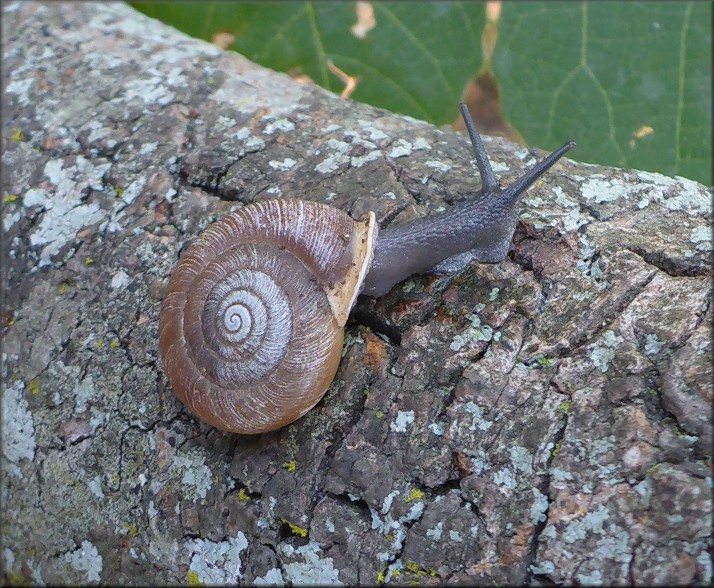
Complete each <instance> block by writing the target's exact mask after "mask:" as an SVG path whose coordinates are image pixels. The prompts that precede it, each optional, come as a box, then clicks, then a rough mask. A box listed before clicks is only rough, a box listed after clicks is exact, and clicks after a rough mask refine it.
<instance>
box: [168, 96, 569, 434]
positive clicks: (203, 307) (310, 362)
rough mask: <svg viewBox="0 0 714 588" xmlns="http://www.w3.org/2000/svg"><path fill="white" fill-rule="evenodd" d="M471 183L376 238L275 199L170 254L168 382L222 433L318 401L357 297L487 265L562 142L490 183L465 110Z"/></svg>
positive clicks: (504, 247)
mask: <svg viewBox="0 0 714 588" xmlns="http://www.w3.org/2000/svg"><path fill="white" fill-rule="evenodd" d="M461 111H462V114H463V116H464V120H465V121H466V124H467V128H468V131H469V135H470V137H471V140H472V143H473V145H474V151H475V153H476V161H477V164H478V167H479V171H480V174H481V178H482V189H481V191H480V193H479V194H478V195H477V196H476V197H475V198H474V199H473V200H471V201H470V202H468V203H466V204H463V205H461V206H457V207H452V209H451V210H449V211H446V212H444V213H441V214H435V215H430V216H429V217H425V218H421V219H417V220H415V221H413V222H411V223H407V224H404V225H400V226H397V227H394V228H392V227H389V228H387V229H385V230H384V231H382V232H381V233H380V232H379V230H378V228H377V223H376V220H375V216H374V213H371V212H370V213H369V214H368V216H367V218H366V219H365V220H364V221H355V220H353V219H352V218H351V217H350V216H349V215H347V214H346V213H344V212H343V211H340V210H338V209H336V208H333V207H331V206H328V205H325V204H320V203H316V202H308V201H301V200H282V199H275V200H269V201H265V202H260V203H255V204H251V205H248V206H245V207H243V208H241V209H239V210H237V211H234V212H231V213H229V214H228V215H226V216H225V217H223V218H222V219H220V220H219V221H217V222H215V223H213V224H212V225H211V226H209V227H208V228H207V229H206V230H205V231H204V232H203V233H202V234H201V235H200V236H199V237H198V239H197V240H196V241H195V242H194V243H193V244H192V245H191V246H190V247H189V248H188V249H187V251H186V252H185V253H184V254H183V255H182V257H181V260H180V261H179V263H178V264H177V266H176V268H175V270H174V272H173V274H172V275H171V278H170V280H169V285H168V289H167V293H166V296H165V298H164V302H163V305H162V308H161V315H160V318H159V348H160V351H161V357H162V360H163V365H164V370H165V372H166V375H167V377H168V380H169V383H170V384H171V387H172V388H173V390H174V392H175V393H176V395H177V396H178V397H179V399H180V400H181V401H182V402H183V403H184V404H185V405H186V407H187V408H188V409H189V410H190V411H191V412H192V413H194V414H195V415H197V416H198V417H200V418H201V419H203V420H204V421H206V422H207V423H209V424H210V425H212V426H214V427H216V428H218V429H222V430H225V431H230V432H236V433H244V434H252V433H262V432H266V431H271V430H274V429H278V428H280V427H283V426H285V425H287V424H289V423H291V422H293V421H295V420H297V419H298V418H300V417H301V416H302V415H304V414H305V413H306V412H307V411H308V410H310V409H311V408H312V407H313V406H314V405H315V404H317V402H319V400H320V399H321V398H322V396H323V395H324V393H325V391H326V390H327V388H328V387H329V385H330V383H331V382H332V379H333V378H334V375H335V373H336V372H337V368H338V366H339V362H340V358H341V351H342V344H343V338H344V325H345V322H346V321H347V317H348V315H349V312H350V310H351V308H352V306H353V305H354V303H355V300H356V298H357V296H358V295H359V294H360V293H365V294H369V295H372V296H380V295H382V294H384V293H386V292H388V291H389V290H390V289H391V288H392V287H393V286H394V285H395V284H396V283H398V282H400V281H401V280H403V279H404V278H406V277H408V276H409V275H411V274H414V273H420V272H424V271H427V270H428V269H430V268H431V267H433V266H434V265H435V264H437V263H438V262H440V261H442V260H443V259H446V258H447V257H450V256H452V255H455V254H457V253H461V252H464V251H469V250H472V251H474V252H475V256H476V259H477V260H478V261H482V262H485V263H495V262H498V261H501V260H502V259H503V258H504V257H505V256H506V254H507V253H508V249H509V246H510V241H511V239H512V237H513V231H514V229H515V225H516V217H515V215H514V212H513V208H514V206H515V204H516V202H517V200H518V197H519V196H520V194H522V193H523V192H524V191H525V190H526V189H527V188H528V187H529V186H530V185H532V183H533V182H535V180H536V179H537V178H538V177H540V176H541V175H542V174H543V173H544V172H545V171H546V170H547V169H548V168H550V167H551V166H552V165H553V164H554V163H555V162H556V161H557V160H558V159H559V158H560V157H562V155H563V154H564V153H565V152H566V151H568V150H569V149H570V148H572V147H573V146H574V143H572V142H569V143H566V144H565V145H564V146H563V147H561V148H560V149H559V150H558V151H556V152H554V153H552V154H551V155H549V156H548V157H546V158H545V159H544V160H543V161H542V162H540V163H539V164H537V165H536V166H535V167H534V168H533V169H532V170H531V171H530V172H529V173H527V174H526V175H525V176H523V177H522V178H520V179H519V180H517V181H516V182H515V183H514V184H513V185H512V186H510V187H509V188H508V189H506V190H504V191H501V190H500V188H499V187H498V182H497V180H496V178H495V175H494V174H493V171H492V170H491V166H490V164H489V162H488V157H487V156H486V153H485V148H484V146H483V143H482V141H481V138H480V136H479V135H478V133H477V132H476V129H475V127H474V125H473V122H472V121H471V118H470V116H469V115H468V111H467V110H466V107H465V105H461Z"/></svg>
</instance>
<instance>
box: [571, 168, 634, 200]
mask: <svg viewBox="0 0 714 588" xmlns="http://www.w3.org/2000/svg"><path fill="white" fill-rule="evenodd" d="M644 189H645V188H644V187H640V186H633V185H632V183H631V182H626V181H624V180H622V179H619V178H608V179H605V178H603V177H602V176H599V177H598V175H597V174H593V175H592V176H590V178H588V179H587V180H585V181H584V182H583V183H582V185H581V186H580V193H581V194H582V196H583V198H585V199H587V200H592V201H594V202H596V203H597V204H601V203H603V202H613V201H615V200H617V199H619V198H629V197H630V195H631V194H633V193H634V192H638V191H641V190H644Z"/></svg>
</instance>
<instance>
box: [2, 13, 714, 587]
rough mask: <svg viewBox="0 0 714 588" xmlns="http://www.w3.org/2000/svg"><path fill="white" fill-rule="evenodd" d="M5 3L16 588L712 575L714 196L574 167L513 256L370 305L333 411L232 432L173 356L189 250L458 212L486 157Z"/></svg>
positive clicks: (432, 278) (129, 23) (211, 57)
mask: <svg viewBox="0 0 714 588" xmlns="http://www.w3.org/2000/svg"><path fill="white" fill-rule="evenodd" d="M3 10H4V12H3V23H2V26H3V72H2V75H3V87H4V92H3V121H2V122H3V139H4V152H3V162H2V165H3V168H2V172H3V176H2V177H3V226H4V247H5V249H4V255H3V261H4V266H5V267H4V278H5V300H4V306H3V316H2V320H3V383H4V390H3V397H2V402H3V405H2V407H3V430H2V440H3V460H4V461H3V468H2V470H3V478H2V491H3V494H2V502H3V513H4V516H3V519H4V521H3V534H2V539H3V565H4V574H5V581H6V582H10V583H14V582H20V581H25V582H31V583H33V584H34V583H37V584H40V583H48V584H66V583H82V584H84V583H102V584H157V583H159V584H165V583H166V584H167V583H172V584H173V583H195V582H200V583H206V584H208V583H212V582H213V583H235V582H240V583H242V584H251V583H256V584H257V583H261V582H262V583H272V584H276V583H277V584H280V583H284V582H285V583H287V582H292V583H295V584H297V583H318V584H320V583H345V584H358V583H360V584H374V583H378V582H387V583H395V584H402V583H409V582H413V581H417V582H419V583H423V584H441V583H447V582H448V583H458V582H463V583H479V584H480V583H484V584H485V583H497V584H506V583H507V584H522V583H531V584H536V585H537V584H540V583H542V582H548V581H554V582H559V583H566V584H570V583H583V584H585V583H602V584H615V583H619V584H673V583H681V584H693V585H706V584H708V583H709V582H710V580H711V568H712V566H711V553H710V549H711V507H712V499H711V480H712V478H711V475H712V474H711V463H712V462H711V457H712V436H711V426H712V408H711V402H712V368H711V359H712V358H711V320H710V315H709V304H710V299H711V279H710V273H711V272H710V252H711V229H710V226H711V220H712V219H711V204H710V200H711V193H710V191H709V190H708V189H707V188H705V187H704V186H701V185H699V184H697V183H695V182H692V181H689V180H686V179H683V178H667V177H664V176H661V175H658V174H654V173H646V172H640V171H634V170H622V169H613V168H605V167H598V166H593V165H586V164H580V163H576V162H574V161H570V160H563V161H562V162H561V163H559V164H558V165H557V166H556V167H555V168H554V169H553V170H551V172H549V173H548V174H547V175H546V177H545V178H544V180H543V182H542V183H541V184H540V185H538V186H536V187H534V188H533V189H531V190H530V191H529V193H528V195H527V196H526V197H525V198H524V199H523V201H522V203H521V216H520V218H521V222H520V223H519V227H518V230H517V233H516V236H515V238H514V250H513V252H512V254H511V255H510V256H509V258H508V259H507V260H505V261H504V262H503V263H500V264H497V265H480V264H477V263H473V262H470V261H469V259H468V256H461V257H460V258H459V259H458V260H452V261H451V262H450V263H446V264H443V265H442V266H441V267H440V268H439V271H438V272H434V273H431V274H429V275H425V276H416V277H413V278H412V279H409V280H407V281H406V282H404V283H403V284H400V285H398V286H397V287H396V288H395V289H394V290H393V291H392V292H390V293H389V294H388V295H386V296H385V297H383V298H381V299H379V300H377V301H375V300H372V299H361V300H360V301H359V303H358V306H357V308H356V309H355V311H354V312H353V315H352V319H351V321H350V322H349V323H348V325H347V331H346V343H345V347H344V357H343V360H342V363H341V366H340V369H339V371H338V374H337V377H336V378H335V381H334V382H333V384H332V386H331V388H330V389H329V391H328V393H327V395H326V396H325V397H324V398H323V400H322V401H321V402H320V403H319V404H318V405H317V407H315V409H313V410H312V411H311V412H309V413H308V414H307V415H306V416H305V417H303V418H302V419H301V420H299V421H298V422H296V423H294V424H293V425H291V426H288V427H286V428H284V429H282V430H279V431H277V432H274V433H270V434H264V435H259V436H253V437H246V436H237V435H231V434H226V433H222V432H219V431H217V430H215V429H212V428H211V427H209V426H207V425H204V424H202V423H200V422H198V421H196V420H195V419H194V418H193V417H192V416H191V414H190V413H188V412H187V411H186V410H185V409H184V408H183V407H182V405H181V404H180V402H179V401H178V400H177V399H176V398H175V397H174V395H173V393H172V392H171V390H170V388H169V387H168V384H167V381H166V378H165V376H164V374H163V371H162V369H161V365H160V361H159V358H158V341H157V338H158V336H157V322H158V315H159V310H160V306H161V298H162V292H163V289H164V288H165V286H166V282H167V279H168V276H169V275H170V273H171V270H172V267H173V265H174V264H175V262H176V260H177V259H178V255H179V252H180V250H181V249H182V248H183V247H184V246H185V245H186V244H187V243H188V242H189V241H190V240H191V239H192V238H194V237H196V236H197V235H198V234H199V233H200V232H201V231H202V230H203V229H204V228H205V227H206V226H207V225H208V224H209V223H210V222H212V221H213V220H215V219H217V218H219V217H220V216H222V215H223V214H224V213H226V212H228V211H229V210H231V209H233V208H235V207H238V206H240V205H242V204H241V203H247V202H252V201H255V200H261V199H265V198H274V197H280V196H282V197H291V198H302V199H309V200H319V201H324V202H329V203H330V204H332V205H334V206H337V207H339V208H341V209H343V210H345V211H347V212H349V213H350V214H352V215H353V216H354V217H355V218H360V217H361V216H362V215H364V213H365V212H367V211H368V210H373V211H375V213H376V215H377V218H378V219H379V221H380V223H381V225H382V226H386V225H387V224H390V223H398V222H402V221H404V220H408V219H410V218H414V217H416V216H421V215H425V214H429V212H430V211H435V210H438V209H440V208H441V207H448V206H450V205H451V203H453V202H457V201H461V200H463V199H466V198H469V197H471V195H473V193H474V192H475V191H476V190H477V189H478V182H477V181H476V180H475V179H474V168H473V166H472V163H471V153H470V147H469V142H468V139H467V138H466V137H465V136H463V135H460V134H458V133H455V132H453V131H451V130H446V129H437V128H435V127H433V126H431V125H429V124H425V123H422V122H419V121H416V120H413V119H410V118H407V117H403V116H398V115H394V114H391V113H388V112H384V111H380V110H378V109H375V108H372V107H370V106H366V105H362V104H358V103H353V102H349V101H343V100H340V99H339V98H337V97H335V96H333V95H332V94H330V93H328V92H326V91H324V90H322V89H320V88H318V87H316V86H314V85H312V84H298V83H296V82H294V81H292V80H291V79H290V78H289V77H287V76H286V75H283V74H278V73H274V72H271V71H268V70H266V69H263V68H261V67H259V66H257V65H255V64H253V63H251V62H249V61H248V60H246V59H245V58H243V57H241V56H240V55H237V54H235V53H231V52H225V51H221V50H219V49H217V48H215V47H213V46H211V45H209V44H207V43H204V42H202V41H198V40H194V39H190V38H187V37H186V36H184V35H183V34H181V33H179V32H177V31H175V30H173V29H171V28H169V27H166V26H164V25H161V24H160V23H158V22H156V21H154V20H151V19H148V18H146V17H144V16H142V15H140V14H139V13H137V12H135V11H134V10H133V9H131V8H129V7H128V6H126V5H124V4H118V3H84V2H82V3H79V2H77V3H34V2H15V3H7V4H5V5H4V8H3ZM486 144H487V148H488V149H489V152H490V155H491V158H492V160H493V161H495V162H497V163H498V164H499V169H504V168H507V169H508V170H509V171H508V172H504V173H501V174H500V179H501V182H502V184H504V185H505V184H507V183H509V182H510V181H512V180H513V179H514V178H515V177H517V176H519V175H520V174H521V173H522V172H523V171H524V169H525V168H527V167H528V166H530V165H532V163H533V160H534V157H535V156H536V155H537V154H536V153H535V152H534V151H533V150H528V149H525V148H523V147H519V146H516V145H513V144H511V143H508V142H506V141H505V140H500V139H495V138H494V139H489V138H486ZM576 155H577V153H576Z"/></svg>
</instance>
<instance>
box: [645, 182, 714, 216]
mask: <svg viewBox="0 0 714 588" xmlns="http://www.w3.org/2000/svg"><path fill="white" fill-rule="evenodd" d="M636 176H637V178H638V179H639V180H640V182H641V184H640V185H641V186H642V187H644V188H645V189H646V190H647V191H646V193H645V194H643V198H642V200H641V201H640V202H639V203H638V206H639V207H640V208H646V207H647V206H649V205H650V204H651V203H653V202H656V203H659V204H660V205H661V206H663V207H664V208H666V209H667V210H676V211H682V212H686V213H688V214H692V215H705V214H710V213H711V196H710V195H709V193H708V192H707V189H706V188H705V187H704V186H702V185H701V184H698V183H697V182H693V181H692V180H688V179H686V178H682V177H676V178H669V177H667V176H663V175H662V174H658V173H654V172H645V171H638V172H636Z"/></svg>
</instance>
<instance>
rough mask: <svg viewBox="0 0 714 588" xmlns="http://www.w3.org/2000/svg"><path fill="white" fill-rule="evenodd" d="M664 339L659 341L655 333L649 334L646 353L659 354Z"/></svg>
mask: <svg viewBox="0 0 714 588" xmlns="http://www.w3.org/2000/svg"><path fill="white" fill-rule="evenodd" d="M663 343H664V341H659V340H658V339H657V337H656V336H655V335H652V334H650V335H647V337H646V339H645V355H657V354H658V353H659V352H660V349H662V345H663Z"/></svg>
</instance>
